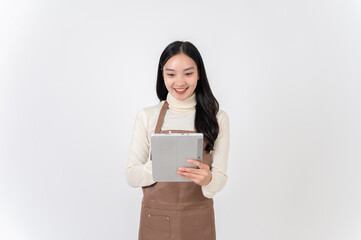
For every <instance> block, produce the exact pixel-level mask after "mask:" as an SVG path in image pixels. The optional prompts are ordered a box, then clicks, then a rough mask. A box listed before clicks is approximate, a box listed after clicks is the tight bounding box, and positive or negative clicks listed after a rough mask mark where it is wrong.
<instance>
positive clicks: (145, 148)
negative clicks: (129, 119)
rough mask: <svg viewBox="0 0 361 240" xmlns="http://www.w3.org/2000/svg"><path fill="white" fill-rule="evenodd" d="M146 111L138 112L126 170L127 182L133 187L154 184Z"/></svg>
mask: <svg viewBox="0 0 361 240" xmlns="http://www.w3.org/2000/svg"><path fill="white" fill-rule="evenodd" d="M147 123H148V120H147V114H146V111H145V109H142V110H141V111H140V112H138V114H137V117H136V120H135V125H134V129H133V136H132V140H131V144H130V150H129V154H128V163H127V168H126V170H125V176H126V179H127V182H128V184H129V185H130V186H132V187H143V186H148V185H151V184H153V183H154V181H153V176H152V161H150V160H149V145H150V144H149V139H148V128H147V125H148V124H147Z"/></svg>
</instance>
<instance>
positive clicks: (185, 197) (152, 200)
mask: <svg viewBox="0 0 361 240" xmlns="http://www.w3.org/2000/svg"><path fill="white" fill-rule="evenodd" d="M167 109H168V102H167V101H165V102H164V104H163V106H162V109H161V111H160V113H159V117H158V122H157V125H156V128H155V133H168V132H169V131H171V132H172V133H195V132H196V131H183V130H167V131H161V126H162V125H163V121H164V117H165V114H166V112H167ZM205 147H206V142H205V141H203V156H202V162H203V163H204V164H207V165H208V166H209V167H211V155H210V153H208V152H207V151H206V150H205ZM150 159H152V155H150ZM142 190H143V199H142V207H141V214H140V224H139V235H138V237H139V240H215V239H216V231H215V220H214V209H213V199H212V198H206V197H205V196H204V195H203V193H202V188H201V186H200V185H198V184H196V183H194V182H156V183H154V184H152V185H150V186H146V187H142Z"/></svg>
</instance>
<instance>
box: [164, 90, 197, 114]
mask: <svg viewBox="0 0 361 240" xmlns="http://www.w3.org/2000/svg"><path fill="white" fill-rule="evenodd" d="M167 102H168V104H169V109H171V110H175V111H191V110H194V109H196V103H197V100H196V94H195V93H193V94H192V96H190V97H188V98H187V99H185V100H183V101H181V100H178V99H176V98H175V97H173V96H172V94H170V93H169V92H168V95H167Z"/></svg>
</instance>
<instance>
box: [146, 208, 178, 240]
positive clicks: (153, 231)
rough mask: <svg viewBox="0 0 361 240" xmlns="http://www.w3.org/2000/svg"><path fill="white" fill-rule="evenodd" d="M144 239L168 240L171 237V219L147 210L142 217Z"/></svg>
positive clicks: (152, 210)
mask: <svg viewBox="0 0 361 240" xmlns="http://www.w3.org/2000/svg"><path fill="white" fill-rule="evenodd" d="M142 218H143V219H142V239H144V240H146V239H149V240H154V239H157V240H158V239H159V240H166V239H168V238H169V237H170V221H171V219H170V217H169V216H168V215H166V214H164V213H160V212H157V211H156V210H154V209H145V211H144V215H143V216H142Z"/></svg>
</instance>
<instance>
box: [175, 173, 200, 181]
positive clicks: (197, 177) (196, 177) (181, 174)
mask: <svg viewBox="0 0 361 240" xmlns="http://www.w3.org/2000/svg"><path fill="white" fill-rule="evenodd" d="M178 174H179V175H180V176H181V177H185V178H188V179H190V180H192V179H198V180H199V175H197V174H194V173H188V172H178Z"/></svg>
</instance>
